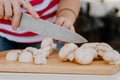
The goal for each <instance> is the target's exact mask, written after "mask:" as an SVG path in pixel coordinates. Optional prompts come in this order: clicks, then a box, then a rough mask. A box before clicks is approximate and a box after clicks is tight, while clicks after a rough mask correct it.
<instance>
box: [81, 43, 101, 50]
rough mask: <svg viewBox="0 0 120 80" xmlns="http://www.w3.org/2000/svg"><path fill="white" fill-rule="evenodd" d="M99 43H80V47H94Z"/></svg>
mask: <svg viewBox="0 0 120 80" xmlns="http://www.w3.org/2000/svg"><path fill="white" fill-rule="evenodd" d="M98 44H99V43H97V42H96V43H85V44H82V45H81V47H84V48H94V49H95V48H96V46H97V45H98Z"/></svg>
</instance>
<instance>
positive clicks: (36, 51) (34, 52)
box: [23, 47, 39, 56]
mask: <svg viewBox="0 0 120 80" xmlns="http://www.w3.org/2000/svg"><path fill="white" fill-rule="evenodd" d="M23 51H28V52H30V53H32V55H33V56H35V55H37V54H38V53H39V49H37V48H34V47H27V48H25V49H24V50H23Z"/></svg>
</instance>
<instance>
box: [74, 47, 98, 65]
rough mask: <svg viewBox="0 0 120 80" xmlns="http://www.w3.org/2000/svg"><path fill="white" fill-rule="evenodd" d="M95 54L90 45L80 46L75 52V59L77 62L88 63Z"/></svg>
mask: <svg viewBox="0 0 120 80" xmlns="http://www.w3.org/2000/svg"><path fill="white" fill-rule="evenodd" d="M96 56H97V51H96V50H95V49H94V48H90V47H88V48H83V47H80V48H78V49H77V50H76V52H75V60H76V62H77V63H79V64H90V63H91V62H92V61H93V59H94V58H95V57H96Z"/></svg>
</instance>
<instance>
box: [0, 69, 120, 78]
mask: <svg viewBox="0 0 120 80" xmlns="http://www.w3.org/2000/svg"><path fill="white" fill-rule="evenodd" d="M54 79H56V80H80V79H81V80H120V71H119V72H118V73H116V74H114V75H75V74H35V73H2V72H1V73H0V80H54Z"/></svg>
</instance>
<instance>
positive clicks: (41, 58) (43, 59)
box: [34, 54, 47, 64]
mask: <svg viewBox="0 0 120 80" xmlns="http://www.w3.org/2000/svg"><path fill="white" fill-rule="evenodd" d="M34 63H35V64H47V59H46V57H45V56H44V55H43V54H37V55H36V56H34Z"/></svg>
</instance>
